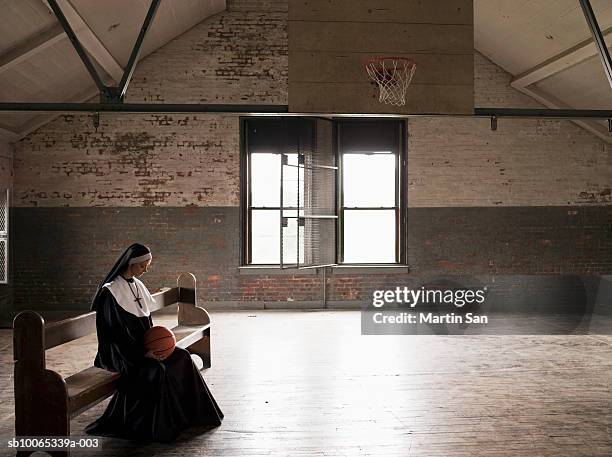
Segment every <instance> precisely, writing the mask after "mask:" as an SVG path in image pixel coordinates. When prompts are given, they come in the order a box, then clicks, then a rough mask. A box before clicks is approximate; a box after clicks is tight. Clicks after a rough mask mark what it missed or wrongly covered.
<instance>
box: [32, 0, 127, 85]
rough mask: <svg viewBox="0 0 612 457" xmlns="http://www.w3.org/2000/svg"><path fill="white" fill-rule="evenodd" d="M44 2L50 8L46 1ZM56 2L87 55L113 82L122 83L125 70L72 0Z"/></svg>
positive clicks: (58, 0)
mask: <svg viewBox="0 0 612 457" xmlns="http://www.w3.org/2000/svg"><path fill="white" fill-rule="evenodd" d="M42 1H43V2H44V3H45V5H47V6H48V7H49V8H50V6H49V4H48V3H47V2H46V0H42ZM56 2H57V4H58V5H59V7H60V8H61V10H62V13H64V16H65V17H66V20H67V21H68V22H69V23H70V26H71V28H72V29H73V30H74V33H75V35H76V36H77V38H78V40H79V42H80V43H81V45H82V46H83V48H85V50H86V51H87V53H88V54H89V55H90V56H91V57H92V58H93V59H94V60H95V61H96V62H97V63H98V64H99V65H100V66H101V67H102V68H103V69H104V71H105V72H106V73H108V74H109V75H110V76H111V77H112V78H113V81H115V82H119V81H121V77H122V76H123V68H121V66H120V65H119V64H118V63H117V61H116V60H115V58H114V57H113V56H112V54H111V53H110V52H109V51H108V49H106V47H105V46H104V44H103V43H102V42H101V41H100V39H99V38H98V37H97V36H96V34H95V33H94V31H93V30H92V29H91V27H90V26H89V24H87V22H85V20H84V19H83V18H82V17H81V15H80V14H79V13H78V11H77V10H76V8H75V7H74V5H73V4H72V2H71V1H70V0H56Z"/></svg>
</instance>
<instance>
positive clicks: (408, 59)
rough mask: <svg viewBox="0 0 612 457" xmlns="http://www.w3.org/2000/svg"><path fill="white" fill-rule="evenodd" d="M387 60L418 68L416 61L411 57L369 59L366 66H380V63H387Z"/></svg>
mask: <svg viewBox="0 0 612 457" xmlns="http://www.w3.org/2000/svg"><path fill="white" fill-rule="evenodd" d="M387 60H398V61H402V62H406V63H408V64H409V65H415V66H416V60H414V59H413V58H411V57H400V56H379V57H370V58H369V59H368V61H367V62H366V65H369V64H379V63H381V62H384V61H387Z"/></svg>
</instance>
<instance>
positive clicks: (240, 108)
mask: <svg viewBox="0 0 612 457" xmlns="http://www.w3.org/2000/svg"><path fill="white" fill-rule="evenodd" d="M6 111H11V112H23V111H30V112H32V111H35V112H61V113H78V112H87V113H96V112H100V113H103V112H115V113H262V114H278V115H283V116H312V117H316V116H322V115H323V114H321V113H289V107H288V106H287V105H221V104H202V103H38V102H0V112H6ZM328 116H330V117H354V116H360V117H394V118H411V117H415V118H416V117H497V118H501V117H522V118H538V119H603V120H607V119H610V118H612V110H587V109H545V108H534V109H530V108H475V109H474V114H473V115H469V114H466V115H457V114H435V113H432V114H387V115H385V114H364V113H361V114H348V113H347V114H328Z"/></svg>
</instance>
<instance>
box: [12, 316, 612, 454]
mask: <svg viewBox="0 0 612 457" xmlns="http://www.w3.org/2000/svg"><path fill="white" fill-rule="evenodd" d="M212 319H213V327H212V328H213V340H212V351H213V361H212V363H213V366H212V368H210V369H209V370H206V371H205V372H204V377H205V379H206V381H207V383H208V385H209V387H210V388H211V390H212V392H213V394H214V395H215V397H216V399H217V401H218V403H219V405H220V406H221V408H222V410H223V412H224V413H225V420H224V422H223V425H222V426H221V427H219V428H217V429H214V430H212V431H209V432H206V433H204V434H201V433H199V432H200V431H192V432H190V433H186V434H184V435H182V436H181V438H180V439H179V441H178V442H176V443H173V444H171V445H159V444H152V445H144V446H143V445H138V444H135V443H132V442H129V441H123V440H115V439H107V440H104V442H103V446H104V451H100V452H91V451H90V452H83V453H78V452H76V453H74V454H73V455H87V456H96V455H105V456H106V455H112V456H149V457H153V456H162V455H180V456H215V457H226V456H233V457H234V456H235V457H247V456H282V457H288V456H309V457H310V456H333V457H341V456H384V457H400V456H401V457H406V456H427V457H434V456H444V457H456V456H466V457H467V456H469V457H475V456H507V457H517V456H525V457H537V456H551V457H552V456H555V457H559V456H568V457H570V456H571V457H580V456H590V457H594V456H601V457H603V456H606V457H609V456H611V455H612V336H593V335H590V336H589V335H583V336H455V337H453V336H361V335H360V315H359V312H358V311H334V312H299V311H298V312H295V311H292V312H278V311H277V312H274V311H266V312H232V313H230V312H228V313H220V312H216V313H213V315H212ZM157 322H158V323H162V324H164V323H165V324H166V325H167V324H168V323H169V322H165V321H164V320H163V319H161V320H158V321H157ZM95 345H96V343H95V336H94V337H93V338H89V337H88V338H85V339H82V340H79V341H78V342H77V343H76V344H75V343H70V344H68V345H65V346H62V347H61V348H55V349H53V350H51V351H49V352H48V366H50V367H53V368H56V369H58V370H59V371H60V372H61V373H62V374H66V375H67V374H70V373H72V372H74V371H77V370H80V369H83V368H85V367H87V366H90V365H91V362H92V358H93V355H94V353H95ZM0 350H1V352H0V437H2V438H7V437H10V436H12V434H13V421H14V414H13V398H12V395H13V385H12V366H11V360H12V347H11V333H10V331H9V330H2V331H0ZM106 404H107V401H105V402H103V403H101V404H100V405H98V406H97V407H95V408H93V409H91V410H89V411H87V412H86V413H84V414H82V415H81V416H79V417H78V418H76V419H75V420H73V421H72V427H73V435H83V428H84V427H85V425H87V424H88V423H90V422H91V421H93V420H94V419H95V418H96V417H97V416H99V415H100V414H101V413H102V411H103V409H104V407H105V406H106ZM4 442H6V441H5V440H4ZM5 454H6V455H10V454H8V453H7V449H1V450H0V455H5Z"/></svg>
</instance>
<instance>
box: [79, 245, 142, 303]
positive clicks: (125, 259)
mask: <svg viewBox="0 0 612 457" xmlns="http://www.w3.org/2000/svg"><path fill="white" fill-rule="evenodd" d="M149 253H151V250H150V249H149V248H148V247H147V246H145V245H144V244H139V243H134V244H132V245H131V246H130V247H128V248H127V249H126V250H125V251H123V254H121V256H119V258H118V259H117V261H116V262H115V265H113V268H111V270H110V271H109V273H108V274H107V275H106V277H105V278H104V281H102V282H101V283H100V284H98V288H97V289H96V293H95V295H94V297H93V300H92V301H91V310H92V311H95V310H96V300H97V299H98V296H99V295H100V292H101V291H102V287H103V286H104V284H106V283H108V282H111V281H112V280H113V279H115V278H116V277H117V276H119V275H120V274H121V273H122V272H123V271H125V269H126V268H127V266H128V264H129V262H130V259H133V258H134V257H140V256H142V255H145V254H149Z"/></svg>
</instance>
